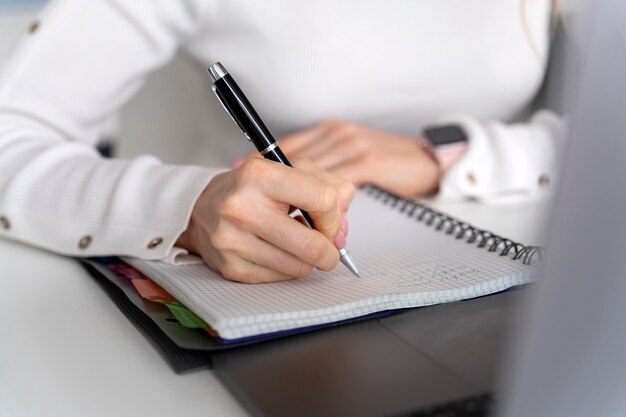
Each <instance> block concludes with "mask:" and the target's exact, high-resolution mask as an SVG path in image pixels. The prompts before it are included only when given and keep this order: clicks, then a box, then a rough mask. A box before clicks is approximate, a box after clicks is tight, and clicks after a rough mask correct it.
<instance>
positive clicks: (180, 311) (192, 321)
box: [163, 301, 209, 329]
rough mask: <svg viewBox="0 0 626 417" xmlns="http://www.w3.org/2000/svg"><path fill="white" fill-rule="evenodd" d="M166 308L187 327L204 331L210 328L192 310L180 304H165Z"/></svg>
mask: <svg viewBox="0 0 626 417" xmlns="http://www.w3.org/2000/svg"><path fill="white" fill-rule="evenodd" d="M163 304H165V306H167V308H168V309H169V310H170V311H171V312H172V314H173V315H174V317H176V319H177V320H178V321H179V322H180V324H182V325H183V326H185V327H189V328H192V329H204V328H206V327H209V326H208V325H207V324H206V323H205V322H204V321H203V320H202V319H201V318H200V317H198V316H196V315H195V314H194V313H193V312H192V311H191V310H189V309H188V308H187V307H185V306H184V305H182V304H181V303H179V302H178V301H174V302H164V303H163Z"/></svg>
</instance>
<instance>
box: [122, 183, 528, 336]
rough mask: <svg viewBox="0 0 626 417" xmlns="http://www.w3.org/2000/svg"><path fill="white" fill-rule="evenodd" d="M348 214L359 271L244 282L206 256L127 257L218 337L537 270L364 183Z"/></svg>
mask: <svg viewBox="0 0 626 417" xmlns="http://www.w3.org/2000/svg"><path fill="white" fill-rule="evenodd" d="M349 214H350V236H349V239H348V248H349V249H350V253H351V255H352V257H353V259H354V261H355V263H356V264H357V266H358V267H359V271H360V274H361V278H357V277H354V276H353V275H352V274H351V273H350V272H349V271H348V270H347V268H345V267H344V266H343V265H341V264H339V265H338V266H337V268H335V270H333V271H332V272H329V273H328V272H326V273H325V272H320V271H315V272H313V274H312V275H311V276H310V277H308V278H304V279H299V280H293V281H287V282H278V283H271V284H257V285H251V284H241V283H236V282H231V281H228V280H226V279H224V278H222V277H221V276H219V275H218V274H217V273H215V272H213V271H211V270H210V269H209V268H208V267H207V266H206V265H204V264H196V265H185V266H175V265H170V264H165V263H162V262H158V261H142V260H136V259H128V260H127V262H129V263H130V264H131V265H133V266H134V267H136V268H137V269H139V270H140V271H142V272H143V273H145V274H146V275H147V276H149V277H150V278H152V279H153V280H154V281H156V282H157V283H158V284H159V285H161V286H162V287H163V288H164V289H165V290H166V291H168V292H169V293H170V294H172V295H173V296H174V297H175V298H176V299H178V300H179V301H180V302H182V303H183V304H185V305H186V306H187V307H188V308H189V309H191V310H192V311H194V312H195V313H196V314H197V315H198V316H199V317H201V318H202V319H203V320H205V321H206V322H207V323H208V324H209V325H210V326H211V327H213V329H215V330H216V331H217V332H218V333H219V334H220V336H221V337H222V338H224V339H237V338H241V337H247V336H254V335H259V334H265V333H270V332H275V331H280V330H288V329H294V328H299V327H305V326H312V325H316V324H323V323H330V322H335V321H340V320H345V319H349V318H354V317H359V316H363V315H366V314H370V313H374V312H378V311H384V310H390V309H399V308H407V307H418V306H425V305H431V304H437V303H445V302H450V301H457V300H462V299H467V298H473V297H478V296H481V295H486V294H491V293H494V292H498V291H501V290H504V289H506V288H509V287H512V286H515V285H519V284H523V283H527V282H529V281H531V280H532V278H533V277H534V275H535V268H533V267H532V266H527V265H523V264H522V263H521V262H520V261H513V260H511V259H510V258H508V257H502V256H499V255H498V254H497V253H493V252H488V251H487V250H486V249H481V248H477V247H476V246H475V245H471V244H468V243H467V242H465V241H464V240H457V239H455V238H454V237H452V236H450V235H446V234H445V233H444V232H442V231H436V230H434V229H433V228H432V227H429V226H426V225H424V224H423V223H422V222H419V221H417V220H416V219H414V218H411V217H408V216H407V215H406V214H402V213H400V212H399V211H398V210H397V209H395V208H392V207H389V206H387V205H385V204H383V202H382V201H380V200H377V199H375V198H373V197H372V196H368V195H366V194H365V192H363V191H359V192H357V196H356V197H355V200H354V202H353V203H352V206H351V208H350V213H349Z"/></svg>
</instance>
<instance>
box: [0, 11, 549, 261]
mask: <svg viewBox="0 0 626 417" xmlns="http://www.w3.org/2000/svg"><path fill="white" fill-rule="evenodd" d="M549 18H550V1H549V0H474V1H471V2H469V1H465V0H422V1H415V0H396V1H393V2H389V1H385V0H343V1H333V0H320V1H316V2H295V1H288V0H268V1H254V0H176V1H172V0H132V1H122V0H91V1H84V0H65V1H61V0H59V1H52V2H51V3H50V5H49V6H48V7H47V8H46V9H45V10H44V11H43V12H42V13H41V16H40V17H39V19H38V22H37V24H36V25H33V26H31V30H30V31H28V32H27V33H25V35H24V37H23V39H22V40H21V41H20V43H19V44H18V45H17V46H16V48H15V49H14V51H13V52H12V53H11V54H10V56H9V57H8V59H6V60H5V61H4V62H3V63H2V66H1V67H0V235H4V236H8V237H10V238H14V239H17V240H21V241H24V242H28V243H31V244H34V245H37V246H41V247H44V248H48V249H51V250H53V251H55V252H60V253H65V254H72V255H83V256H92V255H98V254H120V255H130V256H137V257H142V258H150V259H158V258H170V259H171V258H172V257H173V256H174V255H176V254H177V253H179V251H178V250H177V249H176V248H173V245H174V242H175V241H176V239H177V237H178V236H179V234H180V233H181V232H182V231H183V230H184V228H185V227H186V224H187V221H188V218H189V216H190V212H191V209H192V207H193V204H194V202H195V200H196V198H197V196H198V195H199V193H200V192H201V191H202V189H203V188H204V187H205V186H206V184H207V183H208V182H209V181H210V179H211V178H212V177H213V175H215V172H216V169H209V168H204V167H192V166H166V165H163V164H161V163H160V162H159V161H158V160H157V159H156V158H153V157H150V156H147V155H146V156H141V157H138V158H136V159H133V160H104V159H101V158H100V157H99V156H98V155H97V153H96V152H95V150H94V148H93V144H94V143H95V142H96V140H97V139H98V138H99V136H100V135H101V133H102V129H103V127H104V124H105V122H106V120H107V119H108V118H109V116H110V115H111V114H113V113H114V112H115V111H116V110H117V109H118V108H119V107H120V106H121V105H122V104H123V103H124V102H125V101H126V100H127V99H128V98H129V97H130V96H132V95H133V93H135V92H136V91H137V89H138V88H139V87H140V86H141V85H142V82H143V80H144V79H145V77H146V76H147V75H148V74H149V73H150V71H152V70H154V69H155V68H158V67H159V66H161V65H163V64H164V63H166V62H167V61H168V60H170V59H171V58H172V57H173V55H174V54H175V52H176V51H177V49H179V48H183V49H186V50H187V51H188V52H189V53H190V54H191V55H192V56H193V57H195V58H196V59H197V60H198V61H199V62H200V63H201V64H203V65H208V64H211V63H213V62H215V61H218V60H219V61H221V62H223V63H225V65H226V66H227V68H228V69H229V71H230V72H231V73H233V74H234V75H235V76H236V78H237V80H238V82H239V84H240V85H241V86H242V87H243V88H244V89H245V91H246V93H247V95H248V96H249V97H253V98H254V100H253V101H254V103H255V106H256V107H257V108H258V109H260V110H261V112H262V114H263V116H264V117H265V118H266V122H267V124H268V125H270V126H273V127H275V128H276V129H277V131H278V132H279V133H285V132H289V131H294V130H297V129H301V128H304V127H309V126H311V125H313V124H315V123H318V122H321V121H323V120H325V119H328V118H339V119H345V120H350V121H353V122H357V123H361V124H363V125H367V126H371V127H376V128H380V129H386V130H390V131H396V132H400V133H406V134H410V135H414V136H417V135H419V133H420V131H421V129H422V127H423V126H424V125H425V124H428V123H432V122H435V121H441V120H449V121H454V122H457V123H461V124H462V125H463V126H464V127H465V129H466V131H467V132H468V134H469V137H470V146H469V148H468V151H467V153H466V155H465V157H464V158H463V159H462V160H461V161H460V162H459V163H457V164H456V165H455V166H454V167H453V168H452V169H451V170H450V171H449V173H448V175H447V176H446V177H445V178H444V179H443V180H442V183H441V188H440V189H441V191H440V193H441V194H442V196H445V197H468V196H469V197H475V198H482V199H490V198H497V197H499V196H503V195H510V194H512V193H516V194H519V195H527V196H536V195H541V194H543V193H546V192H547V190H548V189H549V188H550V187H548V186H547V184H548V183H550V182H552V183H554V175H555V170H556V167H555V165H556V164H555V160H556V155H557V153H558V150H559V141H560V139H559V130H560V129H561V124H560V121H559V119H558V118H557V117H556V116H555V115H554V114H552V113H551V112H547V111H540V112H537V113H535V114H534V115H533V116H532V117H531V118H530V119H529V120H527V121H521V122H518V123H516V124H511V123H510V122H511V121H512V120H515V119H516V118H518V117H519V115H520V114H522V113H523V112H524V111H525V110H526V109H528V106H529V104H530V103H531V102H532V100H533V98H534V96H535V95H536V93H537V91H538V89H539V87H540V84H541V82H542V78H543V74H544V71H545V66H546V60H547V54H548V44H549ZM208 82H209V81H208V79H207V83H208ZM149 139H150V138H145V140H146V149H149V147H150V146H149Z"/></svg>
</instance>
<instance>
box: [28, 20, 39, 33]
mask: <svg viewBox="0 0 626 417" xmlns="http://www.w3.org/2000/svg"><path fill="white" fill-rule="evenodd" d="M39 26H40V23H39V20H35V21H34V22H32V23H31V24H30V26H28V33H30V34H33V33H35V32H37V31H38V30H39Z"/></svg>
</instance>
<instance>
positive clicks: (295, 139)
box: [278, 123, 327, 155]
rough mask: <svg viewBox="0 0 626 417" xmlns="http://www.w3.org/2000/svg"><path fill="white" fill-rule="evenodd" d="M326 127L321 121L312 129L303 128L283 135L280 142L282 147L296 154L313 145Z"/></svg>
mask: <svg viewBox="0 0 626 417" xmlns="http://www.w3.org/2000/svg"><path fill="white" fill-rule="evenodd" d="M326 129H327V126H326V124H325V123H320V124H318V125H316V126H313V127H312V128H310V129H305V130H301V131H299V132H296V133H293V134H291V135H287V136H283V137H282V138H280V140H279V141H278V142H279V143H280V148H281V149H282V150H283V152H285V153H286V154H288V155H289V154H292V155H295V154H297V153H299V152H300V151H302V150H303V149H305V148H307V147H309V146H311V144H312V143H314V142H315V140H316V139H317V138H318V137H319V136H320V134H321V133H322V132H323V131H324V130H326Z"/></svg>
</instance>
